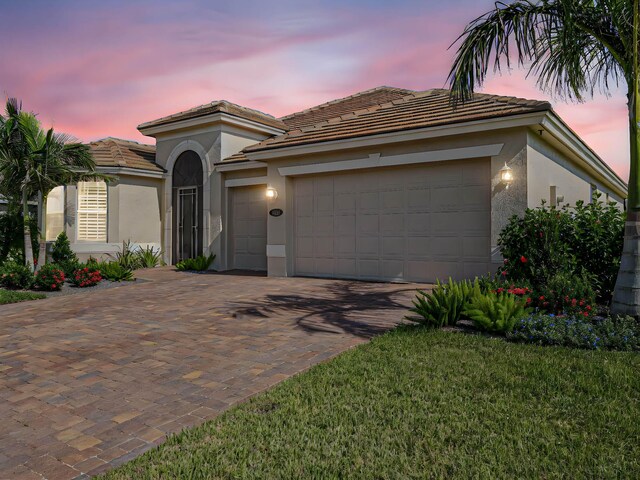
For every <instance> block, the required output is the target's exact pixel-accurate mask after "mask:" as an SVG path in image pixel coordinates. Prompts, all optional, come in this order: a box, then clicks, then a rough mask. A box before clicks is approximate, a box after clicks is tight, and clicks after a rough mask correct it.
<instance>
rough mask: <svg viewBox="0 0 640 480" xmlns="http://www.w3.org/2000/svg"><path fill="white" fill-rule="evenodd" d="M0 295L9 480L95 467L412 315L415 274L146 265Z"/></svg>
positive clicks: (1, 453)
mask: <svg viewBox="0 0 640 480" xmlns="http://www.w3.org/2000/svg"><path fill="white" fill-rule="evenodd" d="M138 277H140V278H144V279H147V280H149V281H148V282H146V283H139V284H136V285H128V286H124V287H121V288H113V289H106V290H102V291H95V292H90V293H87V294H81V295H71V296H67V297H57V298H50V299H47V300H39V301H35V302H27V303H22V304H14V305H5V306H0V319H1V320H0V418H1V419H2V421H1V422H0V478H3V479H4V478H7V479H8V478H10V479H19V478H38V479H41V478H43V477H44V478H48V479H71V478H75V477H80V478H85V477H86V476H87V475H93V474H97V473H99V472H102V471H104V470H106V469H108V468H110V467H112V466H115V465H119V464H121V463H124V462H125V461H127V460H129V459H131V458H133V457H135V456H137V455H140V454H141V453H142V452H144V451H145V450H147V449H149V448H151V447H153V446H154V445H157V444H159V443H161V442H162V441H163V439H164V438H165V436H166V435H167V434H169V433H173V432H178V431H180V430H181V429H182V428H185V427H190V426H193V425H196V424H200V423H202V422H204V421H205V420H207V419H211V418H213V417H215V416H216V415H217V414H219V413H220V412H221V411H222V410H224V409H226V408H228V407H229V406H230V405H232V404H235V403H237V402H239V401H242V400H244V399H246V398H248V397H249V396H251V395H253V394H255V393H257V392H260V391H262V390H264V389H266V388H268V387H270V386H272V385H274V384H276V383H278V382H280V381H281V380H283V379H285V378H287V377H289V376H291V375H293V374H295V373H297V372H300V371H302V370H304V369H306V368H308V367H309V366H311V365H313V364H315V363H318V362H320V361H323V360H326V359H328V358H330V357H332V356H334V355H336V354H337V353H339V352H341V351H343V350H345V349H347V348H349V347H352V346H354V345H356V344H358V343H361V342H363V341H366V340H367V339H368V338H370V337H371V336H372V335H375V334H377V333H379V332H382V331H384V330H385V329H388V328H389V327H390V326H392V325H393V324H395V323H396V322H398V321H399V320H401V319H402V317H403V316H404V314H405V313H406V307H407V305H409V304H410V299H411V297H412V296H413V293H414V291H415V288H416V285H398V284H396V285H393V284H376V283H361V282H348V281H335V280H317V279H303V278H267V277H255V276H242V275H214V274H212V275H195V274H184V273H178V272H174V271H172V270H171V269H169V268H162V269H155V270H150V271H144V272H141V273H139V274H138Z"/></svg>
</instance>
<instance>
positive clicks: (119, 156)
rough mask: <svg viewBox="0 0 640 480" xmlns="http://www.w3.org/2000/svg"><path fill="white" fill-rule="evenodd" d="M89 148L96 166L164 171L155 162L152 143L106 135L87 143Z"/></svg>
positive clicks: (154, 151) (154, 149) (154, 148)
mask: <svg viewBox="0 0 640 480" xmlns="http://www.w3.org/2000/svg"><path fill="white" fill-rule="evenodd" d="M89 148H90V149H91V153H92V154H93V158H94V159H95V162H96V165H97V166H98V167H110V168H131V169H135V170H144V171H150V172H164V171H165V170H164V168H162V167H161V166H160V165H158V164H157V163H156V147H154V146H153V145H146V144H143V143H138V142H134V141H131V140H122V139H120V138H112V137H107V138H103V139H101V140H96V141H95V142H91V143H89Z"/></svg>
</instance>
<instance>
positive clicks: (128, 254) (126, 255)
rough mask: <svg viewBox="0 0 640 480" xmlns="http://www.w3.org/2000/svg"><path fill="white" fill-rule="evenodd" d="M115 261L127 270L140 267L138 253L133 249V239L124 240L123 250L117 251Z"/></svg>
mask: <svg viewBox="0 0 640 480" xmlns="http://www.w3.org/2000/svg"><path fill="white" fill-rule="evenodd" d="M115 261H116V262H117V263H118V264H119V265H120V266H121V267H123V268H124V269H126V270H135V269H137V268H140V263H139V258H138V255H137V254H136V252H135V251H134V250H132V249H131V240H127V241H126V242H122V250H120V251H119V252H118V253H116V255H115Z"/></svg>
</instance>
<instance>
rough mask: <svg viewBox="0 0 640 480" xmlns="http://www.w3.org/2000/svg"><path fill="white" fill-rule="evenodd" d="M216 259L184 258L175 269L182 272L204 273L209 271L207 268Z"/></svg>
mask: <svg viewBox="0 0 640 480" xmlns="http://www.w3.org/2000/svg"><path fill="white" fill-rule="evenodd" d="M215 259H216V256H215V255H213V254H212V255H209V256H206V255H199V256H197V257H196V258H185V259H184V260H182V261H180V262H178V263H177V264H176V269H177V270H179V271H181V272H184V271H187V270H195V271H197V272H204V271H205V270H209V267H210V266H211V264H212V263H213V261H214V260H215Z"/></svg>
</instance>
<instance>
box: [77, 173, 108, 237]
mask: <svg viewBox="0 0 640 480" xmlns="http://www.w3.org/2000/svg"><path fill="white" fill-rule="evenodd" d="M78 240H82V241H90V242H106V241H107V185H106V184H105V183H104V182H80V183H79V184H78Z"/></svg>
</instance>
